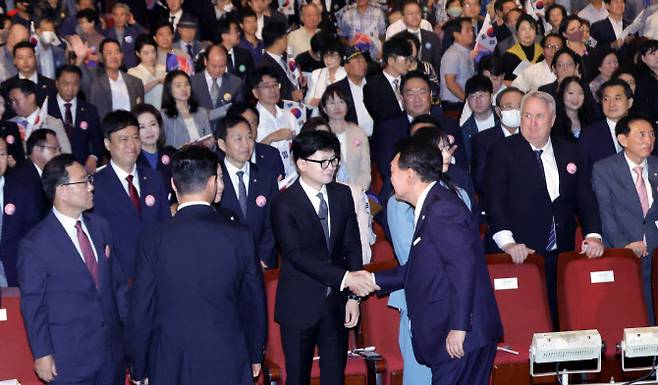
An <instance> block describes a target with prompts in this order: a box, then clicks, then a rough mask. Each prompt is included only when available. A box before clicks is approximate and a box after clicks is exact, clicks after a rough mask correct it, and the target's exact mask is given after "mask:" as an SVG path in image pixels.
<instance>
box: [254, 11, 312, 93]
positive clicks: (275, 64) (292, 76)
mask: <svg viewBox="0 0 658 385" xmlns="http://www.w3.org/2000/svg"><path fill="white" fill-rule="evenodd" d="M263 45H264V46H265V53H264V54H263V60H262V61H261V63H260V65H261V66H270V67H272V68H274V70H275V71H276V72H277V73H278V74H279V79H281V80H280V83H281V91H280V92H281V99H282V100H293V101H296V102H298V101H301V100H302V99H303V98H304V92H303V91H302V90H301V88H300V87H301V86H302V85H303V84H302V83H303V82H304V78H303V77H302V76H301V72H300V71H299V68H291V65H290V63H289V62H288V59H289V58H288V57H287V55H286V50H287V49H288V38H287V35H286V27H285V25H283V24H282V23H278V22H273V23H269V24H268V23H266V24H265V27H263ZM252 86H253V84H252Z"/></svg>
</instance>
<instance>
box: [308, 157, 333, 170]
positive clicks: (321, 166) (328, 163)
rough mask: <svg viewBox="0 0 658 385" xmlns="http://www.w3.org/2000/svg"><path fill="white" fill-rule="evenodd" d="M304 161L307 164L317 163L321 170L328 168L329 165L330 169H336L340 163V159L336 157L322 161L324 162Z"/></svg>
mask: <svg viewBox="0 0 658 385" xmlns="http://www.w3.org/2000/svg"><path fill="white" fill-rule="evenodd" d="M304 160H305V161H307V162H313V163H318V164H319V165H320V168H321V169H323V170H324V169H326V168H327V167H329V165H330V164H331V167H338V164H339V163H340V158H338V157H333V158H331V159H324V160H315V159H308V158H304Z"/></svg>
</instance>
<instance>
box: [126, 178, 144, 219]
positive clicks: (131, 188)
mask: <svg viewBox="0 0 658 385" xmlns="http://www.w3.org/2000/svg"><path fill="white" fill-rule="evenodd" d="M126 180H127V181H128V195H129V196H130V201H131V202H132V203H133V206H135V209H137V215H140V216H141V215H142V207H141V206H140V205H139V194H137V189H136V188H135V185H134V184H133V176H132V175H128V176H127V177H126Z"/></svg>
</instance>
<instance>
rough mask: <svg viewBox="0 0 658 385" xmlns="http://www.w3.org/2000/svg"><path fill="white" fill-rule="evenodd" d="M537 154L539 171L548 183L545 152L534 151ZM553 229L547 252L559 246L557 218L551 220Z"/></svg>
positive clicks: (549, 237)
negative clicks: (543, 155) (542, 155)
mask: <svg viewBox="0 0 658 385" xmlns="http://www.w3.org/2000/svg"><path fill="white" fill-rule="evenodd" d="M534 152H535V157H536V158H537V164H538V165H539V170H540V171H541V175H542V176H543V177H544V181H546V172H545V171H544V163H543V162H542V161H541V154H542V153H543V152H544V150H534ZM551 219H552V222H551V228H550V230H549V232H548V242H547V243H546V251H551V250H553V249H554V248H555V247H556V246H557V234H556V233H555V217H553V218H551Z"/></svg>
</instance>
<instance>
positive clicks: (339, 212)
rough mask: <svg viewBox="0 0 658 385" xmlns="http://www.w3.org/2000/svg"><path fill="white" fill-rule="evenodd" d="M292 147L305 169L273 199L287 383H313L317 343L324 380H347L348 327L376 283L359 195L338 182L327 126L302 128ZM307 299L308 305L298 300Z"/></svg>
mask: <svg viewBox="0 0 658 385" xmlns="http://www.w3.org/2000/svg"><path fill="white" fill-rule="evenodd" d="M292 154H293V157H294V160H295V164H296V166H297V171H298V173H299V175H300V177H299V179H298V180H297V181H296V182H295V183H294V184H293V185H292V186H290V188H288V189H287V190H285V191H283V192H282V193H281V194H279V195H278V196H277V197H276V198H275V199H274V202H273V203H272V229H273V230H274V237H275V238H276V241H277V244H278V246H279V250H280V251H281V257H282V262H281V277H280V279H279V286H278V288H277V293H276V304H275V308H274V319H275V320H276V321H277V322H278V323H279V325H280V326H281V343H282V346H283V353H284V355H285V359H286V375H287V378H286V383H287V384H288V385H299V384H308V383H309V380H310V375H311V366H312V363H313V351H314V348H315V345H316V344H317V345H318V347H319V352H320V357H321V358H320V367H321V371H320V382H321V383H322V384H323V385H339V384H343V381H344V374H343V373H344V372H345V364H346V360H347V356H346V354H345V352H346V350H347V328H351V327H354V326H355V325H356V324H357V321H358V318H359V301H360V297H357V296H354V295H352V294H350V295H349V299H348V295H346V293H344V292H343V290H344V289H345V288H350V289H351V290H353V291H354V292H355V293H356V294H357V295H365V294H367V293H368V292H370V291H372V290H373V289H374V285H373V284H372V280H371V278H370V275H369V274H367V273H366V274H364V273H363V272H357V270H361V269H362V267H363V262H362V259H361V242H360V240H359V231H358V226H357V222H356V214H355V213H354V202H353V201H352V195H351V192H350V190H349V188H348V187H347V186H344V185H342V184H339V183H335V182H333V178H334V174H335V172H336V168H337V166H338V163H339V160H340V143H339V142H338V138H336V136H335V135H334V134H332V133H329V132H326V131H311V132H305V133H302V134H299V135H298V136H297V137H295V139H294V140H293V144H292ZM300 305H302V306H300Z"/></svg>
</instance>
